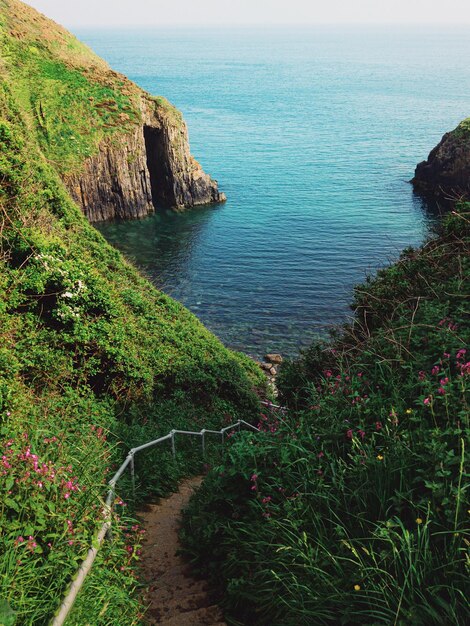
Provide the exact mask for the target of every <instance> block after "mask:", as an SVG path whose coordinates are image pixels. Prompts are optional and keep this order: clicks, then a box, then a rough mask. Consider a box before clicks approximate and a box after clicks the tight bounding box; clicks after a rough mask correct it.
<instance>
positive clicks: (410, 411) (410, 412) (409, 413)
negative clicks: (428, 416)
mask: <svg viewBox="0 0 470 626" xmlns="http://www.w3.org/2000/svg"><path fill="white" fill-rule="evenodd" d="M405 413H406V414H407V415H411V414H412V413H413V409H406V411H405Z"/></svg>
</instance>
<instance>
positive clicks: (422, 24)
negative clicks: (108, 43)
mask: <svg viewBox="0 0 470 626" xmlns="http://www.w3.org/2000/svg"><path fill="white" fill-rule="evenodd" d="M64 26H65V27H66V28H103V29H106V30H112V29H115V28H143V29H150V28H272V27H277V28H313V27H317V26H349V27H360V26H370V27H384V26H389V27H393V26H398V27H416V26H420V27H429V26H435V27H439V28H446V27H453V28H455V27H460V28H468V27H470V20H469V21H468V22H463V23H462V22H440V21H435V22H432V21H429V22H398V21H397V22H310V23H301V22H288V23H283V22H238V23H229V22H207V23H202V22H201V23H198V24H195V23H193V22H187V23H181V22H166V23H157V22H156V23H155V24H148V23H147V24H137V23H132V24H128V23H122V24H121V23H117V24H91V23H88V22H87V23H85V22H82V23H74V24H71V23H67V22H66V23H64Z"/></svg>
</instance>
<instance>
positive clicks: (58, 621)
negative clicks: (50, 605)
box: [51, 403, 277, 626]
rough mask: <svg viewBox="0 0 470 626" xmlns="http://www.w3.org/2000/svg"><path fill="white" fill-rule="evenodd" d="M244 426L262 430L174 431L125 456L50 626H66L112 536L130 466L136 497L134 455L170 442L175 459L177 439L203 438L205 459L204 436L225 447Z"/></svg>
mask: <svg viewBox="0 0 470 626" xmlns="http://www.w3.org/2000/svg"><path fill="white" fill-rule="evenodd" d="M263 404H264V403H263ZM270 406H272V407H274V405H270ZM276 408H277V407H276ZM242 425H243V426H246V427H248V428H250V429H252V430H254V431H256V432H260V429H259V428H257V427H256V426H253V424H250V423H249V422H245V420H238V422H237V423H236V424H232V425H231V426H226V427H225V428H222V429H221V430H208V429H203V430H201V431H199V432H196V431H190V430H172V431H170V432H169V433H168V435H165V436H164V437H160V438H159V439H155V440H154V441H149V442H147V443H144V444H142V445H141V446H138V447H137V448H132V449H131V450H129V453H128V455H127V456H126V458H125V460H124V461H123V463H122V464H121V466H120V467H119V469H118V470H117V472H116V473H115V474H114V476H113V477H112V478H111V480H110V481H109V482H108V485H109V490H108V495H107V498H106V501H105V505H104V507H103V516H104V522H103V524H102V526H101V527H100V529H99V530H98V533H97V534H96V538H95V539H94V541H93V542H92V545H91V547H90V549H89V550H88V554H87V556H86V558H85V560H84V561H83V562H82V564H81V565H80V567H79V568H78V571H77V573H76V575H75V577H74V579H73V581H72V583H71V584H70V587H69V590H68V592H67V594H66V595H65V597H64V599H63V601H62V604H61V606H60V608H59V610H58V612H57V614H56V615H55V617H54V618H53V620H52V622H51V626H62V625H63V624H64V622H65V620H66V619H67V616H68V615H69V613H70V611H71V609H72V607H73V605H74V602H75V600H76V598H77V595H78V593H79V591H80V589H81V588H82V586H83V583H84V582H85V579H86V577H87V575H88V574H89V572H90V570H91V568H92V566H93V563H94V561H95V558H96V555H97V554H98V551H99V549H100V547H101V545H102V543H103V541H104V539H105V537H106V535H108V534H110V532H111V529H112V510H113V502H114V498H115V495H116V491H115V490H116V485H117V483H118V481H119V479H120V478H121V477H122V475H123V474H124V472H125V471H126V469H127V467H128V466H130V472H131V479H132V490H133V493H134V495H135V467H134V458H135V455H136V454H138V453H139V452H142V450H146V449H148V448H152V447H154V446H156V445H158V444H159V443H163V442H164V441H168V440H171V450H172V454H173V457H176V444H175V435H188V436H197V437H201V438H202V453H203V455H204V454H205V451H206V444H205V435H206V434H207V433H208V434H214V435H221V437H222V443H224V440H225V433H226V432H227V431H229V430H234V429H235V428H238V431H240V429H241V426H242Z"/></svg>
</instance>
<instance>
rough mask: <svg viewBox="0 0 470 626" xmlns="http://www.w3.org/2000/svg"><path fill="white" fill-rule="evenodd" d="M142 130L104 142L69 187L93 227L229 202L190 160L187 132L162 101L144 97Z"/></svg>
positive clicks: (171, 110)
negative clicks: (165, 209) (163, 210)
mask: <svg viewBox="0 0 470 626" xmlns="http://www.w3.org/2000/svg"><path fill="white" fill-rule="evenodd" d="M141 112H142V124H141V125H139V126H136V127H135V129H134V130H133V131H132V132H130V133H127V134H124V135H121V136H115V137H113V138H112V139H110V140H107V141H104V142H103V143H102V144H101V145H100V147H99V151H98V153H97V154H95V155H94V156H92V157H90V158H89V159H87V160H86V161H85V162H84V164H83V168H82V171H80V172H78V173H75V174H73V175H70V176H68V177H66V179H65V183H66V185H67V187H68V189H69V191H70V193H71V195H72V197H73V198H74V200H75V201H76V202H78V204H79V205H80V206H81V207H82V210H83V212H84V213H85V215H86V216H87V218H88V219H89V220H90V221H91V222H98V221H103V220H108V219H113V218H120V219H129V218H131V219H132V218H138V217H143V216H145V215H148V214H149V213H152V212H153V211H154V210H155V208H156V207H159V206H160V207H169V208H173V209H177V210H181V209H185V208H189V207H194V206H197V205H202V204H211V203H217V202H224V201H225V199H226V198H225V195H224V194H223V193H220V192H219V190H218V187H217V182H216V181H214V180H213V179H212V178H211V177H210V176H209V175H207V174H205V173H204V171H203V170H202V168H201V166H200V165H199V163H197V161H196V160H195V159H194V158H193V157H192V156H191V153H190V149H189V141H188V131H187V127H186V124H185V123H184V121H183V120H182V119H181V118H179V117H177V116H175V114H174V113H175V110H174V109H172V108H171V107H170V105H168V106H167V107H163V106H162V105H161V99H158V100H157V99H153V98H151V97H150V96H148V95H147V94H145V93H142V96H141Z"/></svg>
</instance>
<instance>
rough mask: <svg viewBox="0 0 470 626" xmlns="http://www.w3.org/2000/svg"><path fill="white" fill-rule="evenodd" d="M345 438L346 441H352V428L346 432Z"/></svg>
mask: <svg viewBox="0 0 470 626" xmlns="http://www.w3.org/2000/svg"><path fill="white" fill-rule="evenodd" d="M346 437H347V438H348V439H352V438H353V431H352V428H350V429H349V430H347V431H346Z"/></svg>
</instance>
